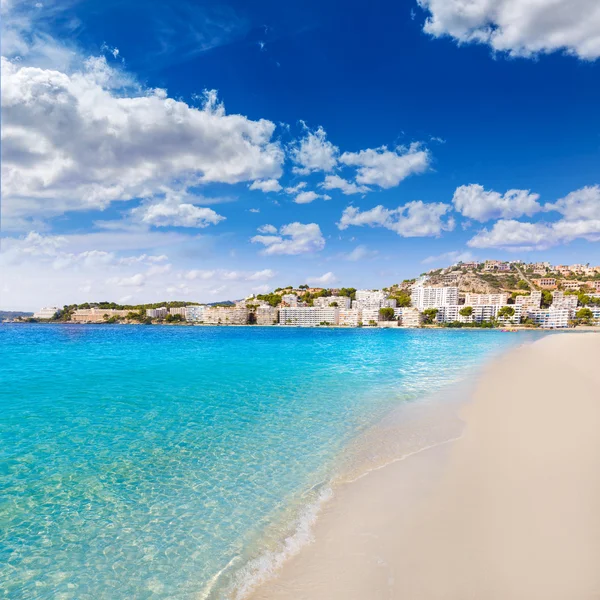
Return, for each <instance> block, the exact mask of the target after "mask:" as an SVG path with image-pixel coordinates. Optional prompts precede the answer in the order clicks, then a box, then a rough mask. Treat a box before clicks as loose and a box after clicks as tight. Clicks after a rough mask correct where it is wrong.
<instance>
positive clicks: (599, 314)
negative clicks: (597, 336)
mask: <svg viewBox="0 0 600 600" xmlns="http://www.w3.org/2000/svg"><path fill="white" fill-rule="evenodd" d="M589 308H590V310H591V311H592V314H593V315H594V324H595V325H600V306H590V307H589Z"/></svg>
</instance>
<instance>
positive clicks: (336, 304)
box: [329, 302, 339, 308]
mask: <svg viewBox="0 0 600 600" xmlns="http://www.w3.org/2000/svg"><path fill="white" fill-rule="evenodd" d="M329 306H333V307H334V308H337V307H338V306H339V305H338V303H337V302H330V303H329Z"/></svg>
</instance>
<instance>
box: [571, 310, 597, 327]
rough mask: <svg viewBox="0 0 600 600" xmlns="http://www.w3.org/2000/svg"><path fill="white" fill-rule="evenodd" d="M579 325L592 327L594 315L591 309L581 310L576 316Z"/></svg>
mask: <svg viewBox="0 0 600 600" xmlns="http://www.w3.org/2000/svg"><path fill="white" fill-rule="evenodd" d="M575 317H576V318H577V321H578V322H579V323H582V324H585V325H590V324H591V323H592V320H593V319H594V313H593V312H592V310H591V309H590V308H580V309H579V310H578V311H577V313H576V314H575Z"/></svg>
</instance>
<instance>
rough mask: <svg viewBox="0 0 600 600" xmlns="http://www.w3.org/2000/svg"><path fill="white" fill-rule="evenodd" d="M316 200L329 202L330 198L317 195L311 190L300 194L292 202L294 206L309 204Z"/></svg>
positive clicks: (325, 195)
mask: <svg viewBox="0 0 600 600" xmlns="http://www.w3.org/2000/svg"><path fill="white" fill-rule="evenodd" d="M318 198H323V200H331V196H328V195H327V194H317V193H316V192H313V191H312V190H311V191H309V192H300V193H299V194H298V195H297V196H296V197H295V198H294V202H295V203H296V204H310V203H311V202H314V201H315V200H317V199H318Z"/></svg>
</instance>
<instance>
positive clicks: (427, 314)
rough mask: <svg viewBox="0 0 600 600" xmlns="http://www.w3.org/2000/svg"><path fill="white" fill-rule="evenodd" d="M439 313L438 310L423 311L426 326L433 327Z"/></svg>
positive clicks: (427, 309) (428, 309)
mask: <svg viewBox="0 0 600 600" xmlns="http://www.w3.org/2000/svg"><path fill="white" fill-rule="evenodd" d="M438 312H439V311H438V309H437V308H426V309H425V310H424V311H423V323H425V324H426V325H432V324H433V322H434V321H435V318H436V317H437V314H438Z"/></svg>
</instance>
